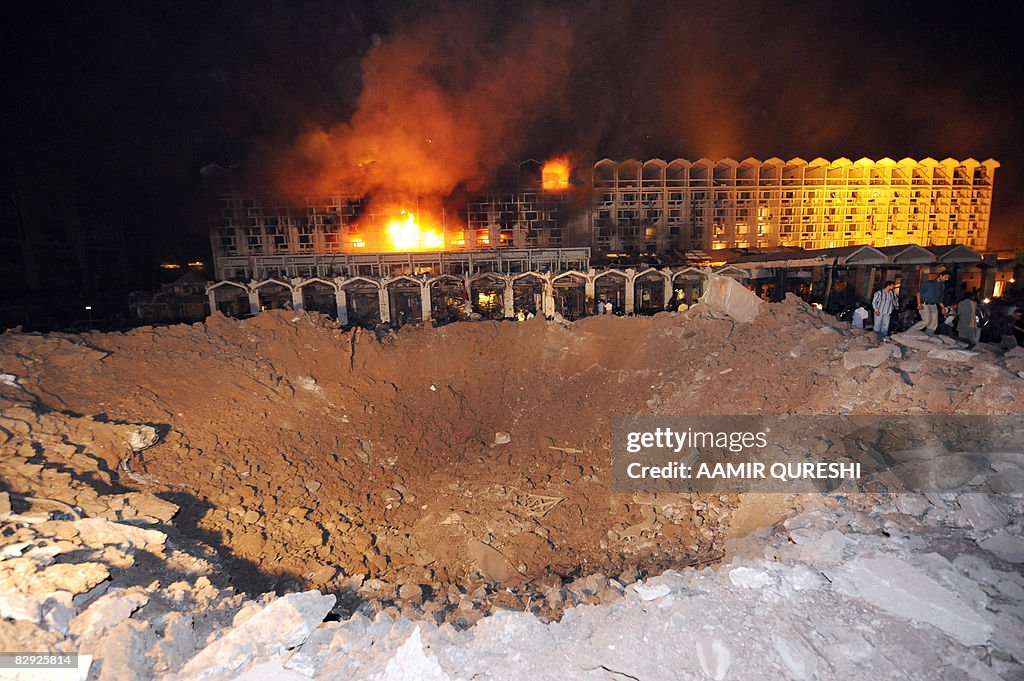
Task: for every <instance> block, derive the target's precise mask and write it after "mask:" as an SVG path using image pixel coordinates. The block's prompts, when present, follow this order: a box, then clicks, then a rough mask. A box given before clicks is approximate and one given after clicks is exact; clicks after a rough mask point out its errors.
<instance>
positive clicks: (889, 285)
mask: <svg viewBox="0 0 1024 681" xmlns="http://www.w3.org/2000/svg"><path fill="white" fill-rule="evenodd" d="M894 288H896V282H895V281H892V280H891V279H890V280H888V281H886V282H885V283H884V284H882V288H880V289H879V290H877V291H875V295H874V296H872V297H871V307H872V308H873V309H874V311H875V327H874V328H875V333H877V334H878V335H880V336H881V337H882V338H888V337H889V319H890V317H891V316H892V313H893V312H895V311H896V306H897V302H898V301H897V298H896V291H894V290H893V289H894Z"/></svg>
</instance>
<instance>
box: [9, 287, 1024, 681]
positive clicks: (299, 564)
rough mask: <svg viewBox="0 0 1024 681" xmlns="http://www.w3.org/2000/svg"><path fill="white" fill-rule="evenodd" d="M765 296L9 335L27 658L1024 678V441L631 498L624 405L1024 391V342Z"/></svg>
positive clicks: (954, 404) (819, 405)
mask: <svg viewBox="0 0 1024 681" xmlns="http://www.w3.org/2000/svg"><path fill="white" fill-rule="evenodd" d="M723 291H726V292H728V291H727V289H723ZM736 300H738V301H739V303H742V306H741V307H742V309H740V311H739V312H737V315H738V316H733V315H731V314H730V310H731V309H732V308H731V305H734V304H739V303H736ZM736 300H734V301H733V302H732V303H730V302H729V301H728V300H725V301H724V303H723V304H722V305H719V306H716V305H715V304H714V302H715V301H711V300H709V301H705V303H706V304H701V305H697V306H695V307H694V308H692V309H691V310H690V311H688V312H686V313H683V314H675V313H670V314H661V315H657V316H655V317H651V318H631V319H623V318H616V317H596V318H590V319H585V320H583V321H580V322H577V323H575V324H572V325H559V324H549V323H546V322H545V321H544V320H542V319H534V320H531V321H528V322H524V323H514V322H505V323H492V322H484V323H475V324H456V325H451V326H447V327H443V328H440V329H403V330H402V331H401V332H400V333H399V334H398V337H397V339H395V340H386V341H385V342H384V343H383V344H382V343H380V342H378V341H377V339H376V338H375V337H374V336H372V335H370V334H365V333H363V332H359V331H356V332H353V333H345V332H343V331H341V330H340V329H338V328H337V326H336V325H334V324H333V323H332V322H330V321H329V320H327V319H325V318H323V317H320V316H318V315H312V314H304V313H298V314H297V313H292V312H273V313H267V314H262V315H259V316H257V317H255V318H253V319H251V320H246V321H235V320H229V319H226V318H223V317H220V316H216V315H215V316H214V317H211V318H210V319H209V320H208V321H207V323H205V324H195V325H191V326H176V327H168V328H164V329H154V328H142V329H136V330H133V331H130V332H128V333H124V334H86V335H82V336H76V335H65V334H52V335H48V336H40V335H35V334H20V333H7V334H4V335H0V374H3V380H2V381H0V410H2V411H0V447H2V451H3V456H2V457H0V479H2V480H3V487H2V489H3V490H4V493H3V494H0V523H2V532H3V537H4V539H3V540H0V609H2V615H3V618H4V619H3V621H2V622H0V638H2V639H3V645H2V646H0V649H3V650H30V649H33V650H51V651H66V652H78V653H81V654H83V655H91V656H93V658H94V659H93V663H92V668H91V671H90V672H89V673H90V678H111V679H113V678H143V679H149V678H183V679H187V678H211V679H212V678H266V677H267V676H269V675H270V674H274V675H275V676H279V677H280V678H283V679H292V678H294V679H299V678H349V677H360V678H437V679H445V678H453V679H455V678H472V677H473V676H474V675H477V676H493V677H496V678H520V677H521V678H526V677H527V676H533V677H540V678H552V677H554V676H563V677H566V676H567V677H568V678H577V677H581V676H585V675H586V674H590V675H592V676H594V677H595V678H607V677H615V675H616V674H618V673H621V674H628V675H632V676H635V677H637V678H663V676H664V675H663V674H660V673H657V672H656V671H655V670H656V669H666V668H668V669H674V670H678V675H679V676H681V677H684V678H685V677H687V675H690V676H695V677H698V678H699V676H700V675H703V676H704V677H707V678H715V679H722V678H779V677H780V676H785V677H790V678H798V679H799V678H837V679H838V678H849V677H850V676H851V675H853V676H858V677H860V676H863V677H865V678H867V677H872V678H929V679H930V678H942V675H943V674H945V675H946V676H948V677H949V678H959V676H970V677H977V678H993V679H995V678H1014V674H1019V673H1020V671H1021V667H1020V663H1021V660H1024V654H1022V647H1021V641H1020V638H1019V633H1018V632H1021V631H1024V627H1022V626H1021V622H1020V621H1019V620H1020V619H1021V618H1022V617H1024V610H1021V604H1022V602H1024V598H1022V597H1024V581H1022V578H1021V567H1020V565H1021V564H1022V563H1024V546H1022V542H1021V540H1020V536H1021V532H1020V529H1021V528H1020V525H1021V522H1022V521H1021V516H1022V506H1021V500H1020V497H1019V496H1013V495H1007V494H1000V495H992V494H990V493H991V492H993V491H999V492H1006V491H1019V490H1020V489H1021V488H1022V485H1021V484H1019V483H1024V472H1022V471H1021V470H1020V468H1019V466H1018V465H1017V464H1018V463H1019V461H1020V455H1019V453H1009V454H1005V455H1004V456H1003V457H1002V458H1001V459H1000V464H999V465H1000V469H999V470H993V471H990V474H989V475H987V476H986V475H983V476H980V477H978V476H976V477H975V478H974V479H971V480H968V481H964V485H963V488H962V489H961V490H959V491H958V492H957V493H948V494H928V495H920V494H902V495H868V494H844V495H833V496H830V497H825V496H820V495H781V494H773V495H736V494H721V495H717V494H716V495H707V494H704V495H698V494H691V495H678V494H677V495H662V494H657V495H656V494H653V493H643V494H636V495H624V494H612V493H611V489H610V486H611V471H610V466H609V460H608V458H609V448H610V432H611V419H612V418H613V417H614V416H616V415H620V414H683V413H688V414H890V413H900V414H985V415H1009V414H1019V413H1021V411H1022V408H1024V374H1022V372H1024V357H1022V354H1021V352H1020V351H1019V350H1018V351H1012V352H1009V353H1005V354H1002V353H1000V352H998V351H996V350H992V349H987V348H985V346H978V347H977V348H975V349H973V350H971V351H967V350H962V349H960V348H958V347H956V346H955V344H952V343H950V342H949V341H948V340H947V339H941V338H928V337H925V336H923V335H922V334H915V333H910V334H902V335H900V336H897V337H896V338H894V339H893V341H894V342H891V343H880V342H879V341H878V339H877V337H876V336H874V335H873V334H871V333H870V332H863V331H859V330H853V329H850V328H848V327H845V326H844V325H842V324H839V323H836V322H835V321H834V320H833V319H831V318H830V317H827V316H825V315H823V314H821V313H820V312H818V311H817V310H814V309H813V308H809V307H807V306H806V305H804V304H803V303H802V302H800V301H798V300H797V299H793V298H790V299H788V300H787V301H785V302H784V303H781V304H774V305H761V304H758V305H749V304H747V301H744V300H743V299H742V298H741V297H737V298H736ZM737 309H738V308H737ZM740 318H742V319H740ZM751 532H754V534H750V533H751ZM743 537H746V538H745V539H743ZM887 594H889V595H891V594H896V595H897V596H898V597H896V598H890V597H889V596H888V595H887ZM488 615H490V617H488ZM762 619H763V623H762ZM840 622H844V623H845V624H842V625H840V624H837V623H840ZM808 623H811V625H810V629H808V626H809V625H808ZM808 630H811V631H815V632H817V634H815V636H813V637H810V636H808V634H807V633H806V632H807V631H808ZM801 632H803V633H801ZM937 650H941V651H945V652H943V653H942V655H941V657H940V658H936V652H935V651H937ZM915 665H916V666H915ZM638 670H639V672H640V673H638ZM645 670H646V671H645ZM851 670H853V671H851ZM926 672H927V673H926ZM403 674H404V675H405V676H402V675H403ZM986 674H987V675H988V676H986ZM240 675H242V676H240Z"/></svg>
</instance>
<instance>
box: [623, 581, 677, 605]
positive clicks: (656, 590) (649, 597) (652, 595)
mask: <svg viewBox="0 0 1024 681" xmlns="http://www.w3.org/2000/svg"><path fill="white" fill-rule="evenodd" d="M633 591H634V592H635V593H636V595H637V596H639V597H640V600H641V601H653V600H654V599H656V598H661V597H662V596H667V595H669V594H670V593H672V589H671V588H669V586H668V584H643V583H641V582H637V583H636V584H634V585H633Z"/></svg>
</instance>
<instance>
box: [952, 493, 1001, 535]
mask: <svg viewBox="0 0 1024 681" xmlns="http://www.w3.org/2000/svg"><path fill="white" fill-rule="evenodd" d="M995 498H996V497H995V496H994V495H992V494H982V493H980V492H971V493H968V494H962V495H960V498H959V499H957V504H958V505H959V506H960V509H961V510H962V511H963V512H964V518H965V519H966V520H967V523H968V524H969V525H970V526H971V527H973V528H974V529H975V530H977V531H978V532H988V531H989V530H997V529H1000V528H1003V527H1006V524H1007V523H1008V522H1010V517H1009V515H1007V513H1006V510H1005V509H1003V508H1002V507H1001V506H999V505H997V504H996V503H995Z"/></svg>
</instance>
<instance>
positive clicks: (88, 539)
mask: <svg viewBox="0 0 1024 681" xmlns="http://www.w3.org/2000/svg"><path fill="white" fill-rule="evenodd" d="M75 529H77V530H78V535H79V536H80V537H81V539H82V541H83V542H85V543H86V544H88V545H90V546H94V547H97V548H99V547H103V546H105V545H108V544H110V545H114V546H130V547H132V548H138V549H145V548H148V547H151V546H161V545H163V543H164V542H165V541H167V535H166V534H164V533H163V532H160V531H158V530H147V529H143V528H141V527H134V526H132V525H124V524H122V523H114V522H111V521H109V520H104V519H103V518H83V519H81V520H76V521H75Z"/></svg>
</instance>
